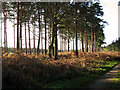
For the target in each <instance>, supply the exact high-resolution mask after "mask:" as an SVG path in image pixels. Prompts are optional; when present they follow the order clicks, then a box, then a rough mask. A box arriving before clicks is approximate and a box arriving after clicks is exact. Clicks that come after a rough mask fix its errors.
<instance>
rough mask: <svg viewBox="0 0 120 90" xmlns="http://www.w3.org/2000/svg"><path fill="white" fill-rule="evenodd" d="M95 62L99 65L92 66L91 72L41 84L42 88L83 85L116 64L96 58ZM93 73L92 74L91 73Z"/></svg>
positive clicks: (115, 62)
mask: <svg viewBox="0 0 120 90" xmlns="http://www.w3.org/2000/svg"><path fill="white" fill-rule="evenodd" d="M96 62H101V63H100V64H99V66H97V67H95V68H93V71H92V72H89V73H88V72H84V73H86V74H85V75H82V76H80V77H77V78H75V79H71V80H58V81H53V82H51V83H48V84H46V85H44V86H43V88H79V87H84V86H85V85H87V84H88V83H89V82H91V81H93V80H95V79H96V78H98V77H99V76H101V75H103V74H104V73H105V72H107V71H109V70H110V69H111V68H112V67H113V66H114V65H116V64H117V63H118V62H117V61H101V60H96ZM81 72H82V71H81ZM93 73H94V74H93Z"/></svg>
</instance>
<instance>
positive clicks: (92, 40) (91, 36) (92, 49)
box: [91, 30, 93, 52]
mask: <svg viewBox="0 0 120 90" xmlns="http://www.w3.org/2000/svg"><path fill="white" fill-rule="evenodd" d="M91 52H93V30H91Z"/></svg>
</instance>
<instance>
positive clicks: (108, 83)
mask: <svg viewBox="0 0 120 90" xmlns="http://www.w3.org/2000/svg"><path fill="white" fill-rule="evenodd" d="M119 72H120V64H118V65H116V66H115V67H114V68H113V69H112V70H110V71H109V72H107V73H106V74H104V75H102V76H101V77H100V78H99V79H97V80H95V81H93V83H90V84H89V85H88V88H91V89H92V90H96V89H97V88H99V89H102V90H103V89H113V88H120V86H119V87H114V86H113V84H112V83H113V82H114V81H115V80H116V79H115V77H116V75H117V74H118V73H119ZM119 79H120V76H119Z"/></svg>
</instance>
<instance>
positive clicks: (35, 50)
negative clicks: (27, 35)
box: [33, 25, 36, 54]
mask: <svg viewBox="0 0 120 90" xmlns="http://www.w3.org/2000/svg"><path fill="white" fill-rule="evenodd" d="M35 34H36V33H35V26H34V25H33V48H34V51H33V53H34V54H35V53H36V49H35Z"/></svg>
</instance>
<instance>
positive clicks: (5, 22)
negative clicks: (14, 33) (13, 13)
mask: <svg viewBox="0 0 120 90" xmlns="http://www.w3.org/2000/svg"><path fill="white" fill-rule="evenodd" d="M4 50H5V53H6V52H7V14H4Z"/></svg>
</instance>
